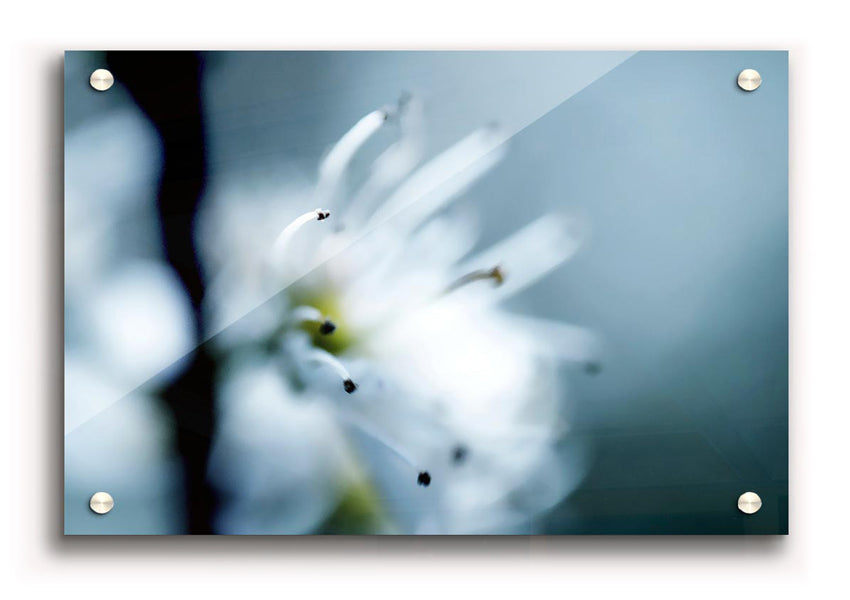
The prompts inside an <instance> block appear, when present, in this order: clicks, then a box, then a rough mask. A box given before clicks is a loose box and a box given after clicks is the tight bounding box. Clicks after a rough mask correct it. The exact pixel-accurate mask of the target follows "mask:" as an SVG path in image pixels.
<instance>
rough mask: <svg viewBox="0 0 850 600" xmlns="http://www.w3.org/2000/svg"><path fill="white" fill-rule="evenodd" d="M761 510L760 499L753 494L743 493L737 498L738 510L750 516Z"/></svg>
mask: <svg viewBox="0 0 850 600" xmlns="http://www.w3.org/2000/svg"><path fill="white" fill-rule="evenodd" d="M760 508H761V498H760V497H759V495H758V494H756V493H755V492H744V493H743V494H741V495H740V496H738V510H740V511H741V512H742V513H744V514H747V515H751V514H753V513H757V512H758V511H759V509H760Z"/></svg>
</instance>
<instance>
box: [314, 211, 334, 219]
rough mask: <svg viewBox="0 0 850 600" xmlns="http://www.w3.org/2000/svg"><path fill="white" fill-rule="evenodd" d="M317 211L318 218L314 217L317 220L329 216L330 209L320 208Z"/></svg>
mask: <svg viewBox="0 0 850 600" xmlns="http://www.w3.org/2000/svg"><path fill="white" fill-rule="evenodd" d="M318 213H319V218H318V219H316V220H317V221H324V220H325V219H327V218H328V217H329V216H331V211H329V210H320V211H318Z"/></svg>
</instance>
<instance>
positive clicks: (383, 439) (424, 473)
mask: <svg viewBox="0 0 850 600" xmlns="http://www.w3.org/2000/svg"><path fill="white" fill-rule="evenodd" d="M342 415H343V416H344V418H345V419H346V420H347V421H348V422H349V423H350V424H351V425H353V426H355V427H357V429H359V430H360V431H362V432H363V433H364V434H365V435H367V436H368V437H369V438H371V439H373V440H375V441H376V442H379V443H380V444H381V445H382V446H384V447H385V448H387V450H390V451H391V452H392V453H393V454H395V455H396V456H398V457H399V458H400V459H401V460H402V461H403V462H405V463H406V464H407V465H408V466H410V467H411V468H412V469H413V470H414V471H416V483H418V484H419V485H421V486H422V487H428V486H429V485H431V474H430V473H429V472H428V470H427V469H423V468H421V467H420V466H419V465H417V464H416V461H414V460H413V459H412V458H411V457H410V456H409V455H408V454H407V452H405V451H404V450H403V449H402V448H401V447H400V446H399V445H398V444H396V443H395V442H393V441H392V440H390V439H389V438H387V436H385V435H383V434H382V433H381V432H380V431H378V429H377V428H376V427H374V426H372V425H371V424H369V423H367V422H366V421H364V419H363V417H362V416H360V415H357V414H354V413H353V412H351V411H350V410H346V411H344V412H342Z"/></svg>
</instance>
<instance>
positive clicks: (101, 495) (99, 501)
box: [89, 492, 115, 515]
mask: <svg viewBox="0 0 850 600" xmlns="http://www.w3.org/2000/svg"><path fill="white" fill-rule="evenodd" d="M113 506H115V501H114V500H113V499H112V496H110V495H109V494H107V493H106V492H97V493H96V494H94V495H93V496H92V497H91V500H89V508H91V509H92V510H93V511H94V512H96V513H97V514H99V515H105V514H106V513H108V512H109V511H110V510H112V507H113Z"/></svg>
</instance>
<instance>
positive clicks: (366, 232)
mask: <svg viewBox="0 0 850 600" xmlns="http://www.w3.org/2000/svg"><path fill="white" fill-rule="evenodd" d="M637 54H638V53H637V52H633V53H631V54H629V55H628V56H626V57H625V58H624V59H623V60H621V61H620V62H618V63H617V64H615V65H613V66H612V67H610V68H609V69H607V70H606V71H603V72H602V73H601V74H600V75H599V76H598V77H596V78H595V79H593V80H592V81H590V82H588V83H587V84H586V85H584V86H582V87H581V88H579V89H577V90H575V91H574V92H572V93H571V94H569V95H568V96H567V97H566V98H564V99H563V100H561V101H560V102H558V103H557V104H556V105H555V106H553V107H552V108H550V109H548V110H546V111H544V112H543V113H541V114H540V115H539V116H537V117H536V118H534V119H532V120H531V121H529V122H528V123H526V124H525V125H523V126H522V127H520V128H519V129H517V130H516V131H514V132H513V133H511V134H510V135H508V136H507V137H505V138H504V139H503V140H501V141H500V142H499V143H498V144H497V145H495V146H494V147H493V148H492V149H491V150H489V151H488V152H487V153H486V154H489V153H490V152H493V151H494V150H495V149H496V148H498V147H499V146H502V145H504V144H505V143H507V142H508V140H510V139H511V138H513V137H514V136H516V135H518V134H519V133H521V132H523V131H525V130H526V129H528V128H529V127H531V126H532V125H533V124H534V123H536V122H537V121H539V120H540V119H542V118H543V117H545V116H546V115H548V114H550V113H551V112H552V111H554V110H556V109H558V108H560V107H561V106H563V105H564V104H565V103H566V102H568V101H569V100H570V99H572V98H574V97H575V96H576V95H578V94H580V93H581V92H583V91H584V90H586V89H587V88H588V87H590V86H591V85H593V84H594V83H596V82H598V81H599V80H600V79H602V78H604V77H606V76H607V75H608V74H610V73H611V72H612V71H614V70H616V69H617V68H619V67H620V66H622V65H623V64H624V63H626V62H627V61H629V60H631V59H632V58H634V57H635V55H637ZM486 154H484V155H482V156H480V157H478V158H477V159H475V161H474V163H477V162H479V161H480V160H481V159H482V158H483V157H484V156H486ZM474 163H473V164H474ZM469 166H471V165H469ZM469 166H468V167H467V168H469ZM464 170H465V169H464ZM461 173H462V172H461ZM461 173H457V174H455V175H454V176H452V177H451V178H450V179H448V180H445V181H443V182H441V183H440V184H439V185H438V186H437V187H435V188H433V189H432V190H431V191H429V192H427V193H425V194H422V195H420V196H419V198H417V199H415V200H412V201H411V202H409V203H408V204H407V205H405V206H403V207H401V208H400V209H399V210H397V211H396V212H394V213H392V214H390V215H388V216H387V217H386V218H384V219H383V220H381V221H380V222H378V223H375V224H374V225H371V226H367V227H366V228H364V229H363V231H362V232H361V233H360V234H359V235H357V236H354V237H353V238H352V239H350V240H349V241H348V243H346V244H345V245H344V246H342V247H341V248H339V249H338V250H337V251H336V252H333V253H332V254H330V255H328V256H326V257H325V258H323V259H322V260H321V261H319V262H318V263H316V264H315V265H314V266H312V267H311V268H310V269H308V270H307V271H305V272H304V273H302V274H301V275H298V276H296V277H294V278H292V279H291V280H290V281H289V282H288V283H286V284H285V285H284V286H283V287H281V288H280V289H279V290H278V291H276V292H274V293H273V294H272V295H271V296H269V297H268V298H266V299H265V300H262V301H260V302H259V303H258V304H257V305H256V306H254V307H253V308H251V309H249V310H248V311H247V312H245V313H244V314H243V315H242V316H240V317H237V318H236V319H234V320H233V321H232V322H231V323H229V324H227V325H225V326H224V327H222V328H221V329H219V330H218V331H216V332H215V333H213V334H210V335H209V336H208V337H206V338H205V339H203V340H202V341H201V342H199V343H198V344H196V345H195V346H194V347H193V348H192V349H191V350H190V351H188V352H187V353H185V354H184V355H182V356H180V357H179V358H177V359H175V360H174V361H172V362H171V363H170V364H169V365H168V366H166V367H164V368H162V369H160V370H159V371H157V372H156V373H155V374H153V375H151V376H150V377H148V378H147V379H146V380H144V381H143V382H141V383H140V384H139V385H137V386H136V387H134V388H133V389H131V390H130V391H129V392H127V393H126V394H124V395H123V396H122V397H120V398H118V399H117V400H115V401H114V402H112V403H111V404H109V405H108V406H105V407H103V408H101V409H100V410H98V411H97V412H95V413H94V414H93V415H91V416H90V417H88V418H87V419H85V420H84V421H82V422H81V423H78V424H77V425H76V426H75V427H74V428H73V429H72V430H70V431H68V432H67V433H66V434H65V437H66V438H67V437H68V436H70V435H71V434H72V433H74V432H75V431H77V430H78V429H79V428H81V427H83V426H84V425H86V424H87V423H89V422H91V421H92V420H94V419H95V418H97V417H98V416H99V415H100V414H102V413H103V412H105V411H107V410H109V409H110V408H112V407H114V406H115V405H116V404H118V403H119V402H121V400H124V399H126V398H128V397H130V396H132V395H133V394H135V393H136V392H138V391H139V390H140V389H142V388H143V387H145V386H146V385H148V384H149V383H150V382H151V381H153V380H155V379H157V378H158V377H160V376H161V375H162V374H163V373H164V372H166V371H168V370H169V369H172V368H173V367H174V366H175V365H176V364H177V363H179V362H181V361H184V360H186V359H187V358H189V357H190V356H191V355H192V354H194V353H195V351H196V350H198V348H200V347H201V346H203V345H205V344H207V343H209V342H210V341H212V340H214V339H215V338H217V337H218V336H219V335H221V334H223V333H225V332H226V331H228V330H229V329H230V328H232V327H234V326H235V325H237V324H238V323H240V322H241V321H243V320H244V319H246V318H248V317H250V316H251V315H252V314H253V313H255V312H256V311H257V310H259V309H260V308H262V307H263V306H265V305H266V304H268V303H269V302H272V301H274V300H275V299H276V298H278V297H279V296H280V295H281V294H283V293H284V292H286V291H287V290H288V289H289V288H290V287H292V286H293V285H295V284H297V283H299V282H300V281H302V280H303V279H304V278H306V277H308V276H309V275H311V274H312V273H314V272H315V271H317V270H318V269H320V268H322V267H323V266H325V265H326V264H327V263H329V262H330V261H331V260H333V259H335V258H336V257H338V256H339V255H340V254H342V253H343V252H345V251H346V250H348V249H349V248H351V247H352V246H353V245H355V244H357V243H359V242H361V241H362V240H364V239H365V238H366V236H368V235H370V234H372V233H374V232H375V231H376V230H378V229H379V228H381V227H382V226H383V225H385V224H386V223H387V222H389V221H391V220H393V219H394V218H395V217H397V216H398V215H399V214H401V213H402V212H404V211H406V210H409V209H411V207H412V206H413V205H414V204H416V202H418V201H419V200H420V199H422V198H424V197H426V196H428V195H429V194H430V193H431V192H433V191H434V190H437V189H439V188H440V187H442V186H443V185H445V184H446V183H448V182H449V181H451V180H452V179H454V178H456V177H458V176H459V175H460V174H461ZM66 400H67V399H66Z"/></svg>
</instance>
